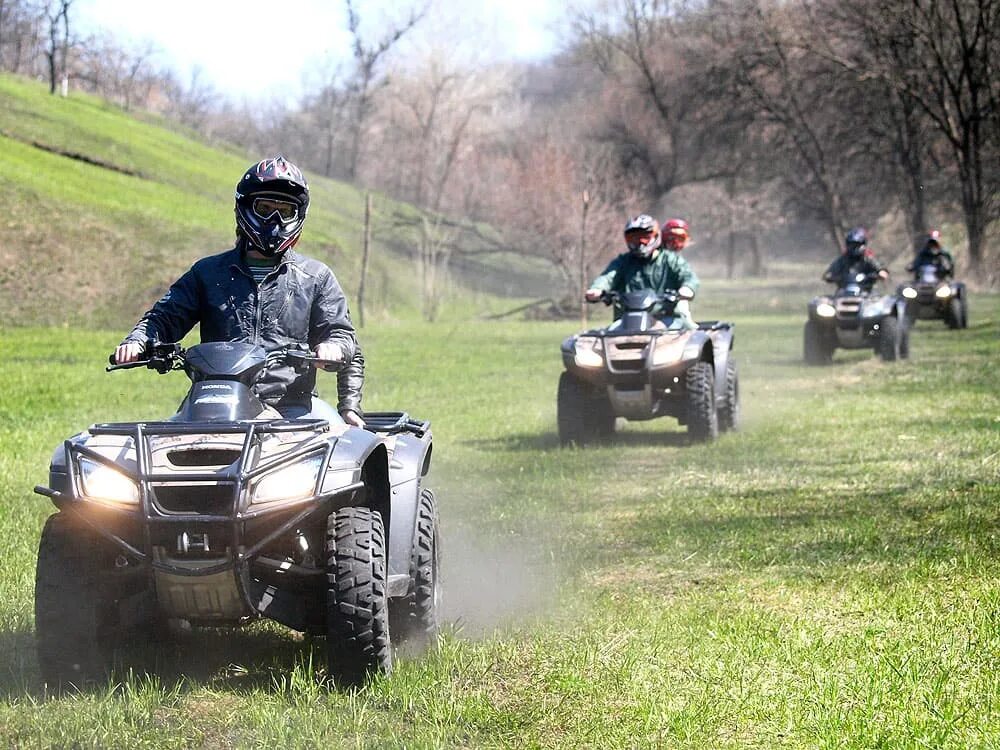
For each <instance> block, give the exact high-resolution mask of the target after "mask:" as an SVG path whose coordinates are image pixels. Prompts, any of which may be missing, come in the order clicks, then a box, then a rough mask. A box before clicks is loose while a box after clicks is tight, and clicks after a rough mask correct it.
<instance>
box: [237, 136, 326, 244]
mask: <svg viewBox="0 0 1000 750" xmlns="http://www.w3.org/2000/svg"><path fill="white" fill-rule="evenodd" d="M308 210H309V186H308V185H307V184H306V178H305V177H304V176H303V174H302V171H301V170H300V169H299V168H298V167H296V166H295V165H294V164H292V163H291V162H290V161H286V160H285V157H284V156H280V155H279V156H275V157H274V158H271V159H264V160H263V161H259V162H257V163H256V164H254V165H253V166H251V167H250V168H249V169H247V171H246V174H244V175H243V179H241V180H240V182H239V184H238V185H237V186H236V228H237V230H238V231H239V232H240V233H241V234H242V235H243V236H245V237H246V238H247V241H248V242H249V243H250V244H251V245H252V246H253V248H254V249H255V250H258V251H260V252H261V253H262V254H263V255H266V256H268V257H270V256H273V255H277V254H278V253H281V252H284V251H285V250H287V249H288V248H290V247H291V246H292V245H294V244H295V242H296V240H298V238H299V233H300V232H301V231H302V224H303V223H304V222H305V220H306V212H307V211H308Z"/></svg>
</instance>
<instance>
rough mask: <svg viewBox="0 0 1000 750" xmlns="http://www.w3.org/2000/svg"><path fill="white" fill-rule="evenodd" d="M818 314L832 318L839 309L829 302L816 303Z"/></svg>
mask: <svg viewBox="0 0 1000 750" xmlns="http://www.w3.org/2000/svg"><path fill="white" fill-rule="evenodd" d="M816 314H817V315H818V316H819V317H821V318H832V317H833V316H834V315H836V314H837V311H836V310H835V309H834V308H833V305H831V304H830V303H829V302H820V303H819V304H818V305H816Z"/></svg>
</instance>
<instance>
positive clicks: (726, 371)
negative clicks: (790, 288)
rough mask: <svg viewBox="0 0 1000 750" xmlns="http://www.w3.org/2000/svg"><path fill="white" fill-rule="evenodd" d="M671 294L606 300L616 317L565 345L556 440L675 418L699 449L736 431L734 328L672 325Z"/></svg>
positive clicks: (583, 439)
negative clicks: (619, 421) (620, 422)
mask: <svg viewBox="0 0 1000 750" xmlns="http://www.w3.org/2000/svg"><path fill="white" fill-rule="evenodd" d="M679 299H680V298H679V297H678V296H677V294H676V292H666V293H663V294H659V293H656V292H654V291H652V290H648V289H647V290H641V291H635V292H627V293H625V294H618V293H615V292H611V293H605V294H604V295H603V296H602V300H603V301H604V302H605V303H606V304H614V305H616V307H617V310H618V312H619V313H620V315H619V317H618V318H617V320H615V321H614V322H613V323H611V325H609V326H607V327H606V328H598V329H593V330H590V331H585V332H584V333H580V334H577V335H575V336H570V337H569V338H568V339H566V340H565V341H564V342H563V343H562V357H563V365H564V366H565V367H566V371H565V372H563V373H562V375H561V377H560V378H559V392H558V397H557V408H558V423H559V440H560V442H561V443H562V444H563V445H566V444H567V443H577V444H583V443H587V442H589V441H594V440H606V439H608V438H610V437H611V435H612V434H613V433H614V430H615V419H616V418H617V417H624V418H625V419H630V420H647V419H655V418H656V417H664V416H669V417H675V418H676V419H677V420H678V421H679V422H680V424H682V425H686V426H687V429H688V434H689V436H690V437H691V438H692V439H694V440H697V441H706V440H713V439H715V438H716V437H717V436H718V434H719V432H720V431H722V430H731V429H735V428H736V427H737V426H738V424H739V419H740V390H739V377H738V375H737V372H736V362H735V361H734V360H733V357H732V349H733V336H734V333H733V324H732V323H723V322H719V321H712V322H706V323H699V324H698V326H697V328H695V329H690V328H688V327H686V326H685V323H684V320H683V319H682V318H680V317H674V315H673V311H674V306H675V305H676V304H677V302H678V301H679Z"/></svg>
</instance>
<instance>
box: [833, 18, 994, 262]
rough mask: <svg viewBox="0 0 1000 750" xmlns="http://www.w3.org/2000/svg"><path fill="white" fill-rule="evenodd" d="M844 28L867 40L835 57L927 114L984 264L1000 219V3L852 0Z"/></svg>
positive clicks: (973, 249) (973, 256) (972, 250)
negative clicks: (992, 228) (988, 236)
mask: <svg viewBox="0 0 1000 750" xmlns="http://www.w3.org/2000/svg"><path fill="white" fill-rule="evenodd" d="M840 12H841V13H842V16H841V17H842V20H843V23H844V25H845V27H846V28H848V29H853V30H855V31H856V33H858V34H860V35H863V36H864V38H865V39H866V40H867V41H868V44H866V45H865V47H864V48H863V50H862V51H861V53H859V54H856V55H855V56H853V57H850V56H847V55H837V56H836V59H837V61H838V62H840V63H841V64H842V65H844V66H845V67H847V68H848V69H850V70H852V71H854V72H855V73H856V74H858V75H866V76H877V77H879V78H880V79H881V80H882V81H884V82H885V83H886V84H887V85H888V86H889V87H891V89H892V91H893V92H894V96H895V97H896V100H897V102H899V103H901V104H902V105H905V106H906V107H910V108H913V109H917V110H919V111H921V112H922V113H923V115H925V116H926V118H927V119H928V121H929V122H930V123H931V125H932V126H933V129H934V130H935V131H936V133H937V134H938V135H939V136H940V137H941V138H942V139H943V141H944V142H945V143H946V144H947V148H948V150H949V151H950V154H951V157H952V159H953V160H954V165H955V168H956V172H957V177H958V185H959V194H960V201H961V206H962V212H963V216H964V219H965V228H966V234H967V237H968V252H969V260H970V263H971V265H972V266H973V268H974V269H975V268H977V267H979V266H981V264H982V261H983V255H984V248H983V241H984V237H985V232H986V228H987V226H988V225H989V223H990V222H991V221H993V220H995V219H997V218H1000V202H998V195H1000V169H998V167H997V166H996V164H997V159H998V157H1000V76H998V75H997V73H998V72H1000V61H998V60H1000V3H998V2H996V0H874V1H872V2H867V1H866V2H861V1H860V0H850V2H846V3H844V7H843V8H842V9H840Z"/></svg>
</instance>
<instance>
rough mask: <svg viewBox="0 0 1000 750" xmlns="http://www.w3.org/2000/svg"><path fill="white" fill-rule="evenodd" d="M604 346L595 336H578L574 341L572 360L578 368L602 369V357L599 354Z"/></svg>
mask: <svg viewBox="0 0 1000 750" xmlns="http://www.w3.org/2000/svg"><path fill="white" fill-rule="evenodd" d="M603 350H604V345H603V344H602V343H601V340H600V339H599V338H597V337H596V336H580V337H579V338H578V339H577V340H576V353H575V355H574V359H575V360H576V364H577V366H578V367H603V366H604V357H603V356H602V355H601V352H602V351H603Z"/></svg>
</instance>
